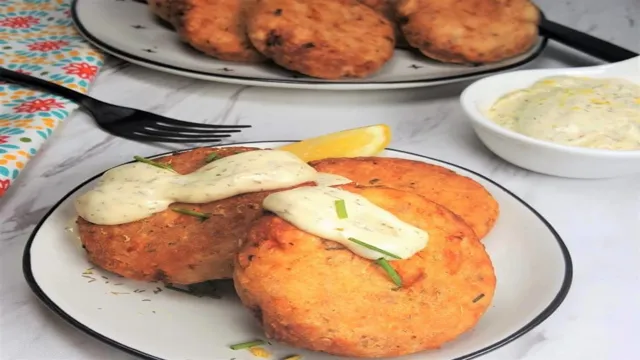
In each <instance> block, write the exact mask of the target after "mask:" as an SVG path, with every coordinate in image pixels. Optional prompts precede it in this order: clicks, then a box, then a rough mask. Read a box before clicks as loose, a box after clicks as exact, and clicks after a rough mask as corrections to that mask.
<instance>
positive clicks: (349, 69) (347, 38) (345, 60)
mask: <svg viewBox="0 0 640 360" xmlns="http://www.w3.org/2000/svg"><path fill="white" fill-rule="evenodd" d="M250 9H251V10H250V11H249V15H248V16H247V33H248V35H249V38H250V39H251V42H252V43H253V45H254V46H255V47H256V48H257V49H258V50H259V51H260V52H262V53H263V54H265V55H266V56H267V57H269V58H271V59H272V60H273V61H274V62H275V63H277V64H278V65H280V66H282V67H284V68H286V69H289V70H293V71H297V72H300V73H302V74H305V75H309V76H313V77H317V78H323V79H340V78H362V77H366V76H369V75H371V74H373V73H375V72H377V71H378V70H379V69H380V68H381V67H382V66H383V65H384V64H385V63H386V62H387V61H389V59H391V57H392V56H393V49H394V45H395V38H394V33H393V25H392V24H391V23H390V22H389V20H387V19H386V18H385V17H384V16H383V15H382V14H380V13H378V12H376V11H375V10H373V9H371V8H369V7H368V6H366V5H363V4H361V3H359V2H358V1H357V0H330V1H325V0H255V1H254V2H253V5H252V6H251V7H250Z"/></svg>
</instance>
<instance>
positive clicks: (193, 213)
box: [171, 208, 211, 221]
mask: <svg viewBox="0 0 640 360" xmlns="http://www.w3.org/2000/svg"><path fill="white" fill-rule="evenodd" d="M171 210H173V211H175V212H177V213H180V214H185V215H191V216H195V217H198V218H200V221H205V220H207V219H208V218H209V217H211V214H205V213H201V212H197V211H193V210H189V209H179V208H171Z"/></svg>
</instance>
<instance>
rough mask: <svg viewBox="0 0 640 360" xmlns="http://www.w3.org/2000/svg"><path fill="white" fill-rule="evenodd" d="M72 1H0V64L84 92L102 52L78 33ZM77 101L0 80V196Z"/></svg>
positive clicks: (99, 61)
mask: <svg viewBox="0 0 640 360" xmlns="http://www.w3.org/2000/svg"><path fill="white" fill-rule="evenodd" d="M70 3H71V0H0V66H2V67H4V68H6V69H10V70H14V71H20V72H23V73H27V74H30V75H32V76H38V77H40V78H43V79H46V80H49V81H52V82H55V83H57V84H61V85H64V86H67V87H69V88H71V89H74V90H77V91H80V92H83V93H84V92H86V91H87V90H88V88H89V85H90V84H91V82H92V81H93V79H94V78H95V77H96V75H97V73H98V71H99V69H100V67H101V66H102V64H103V56H102V54H100V53H98V52H97V51H96V50H95V49H94V48H92V47H91V46H90V45H89V44H88V43H87V42H85V41H84V39H83V38H82V37H81V36H80V35H78V33H77V32H76V31H75V28H74V27H73V23H72V21H71V14H70V10H69V9H70ZM77 107H78V106H77V105H76V104H74V103H72V102H70V101H68V100H66V99H63V98H60V97H57V96H53V95H49V94H46V93H42V92H39V91H34V90H32V89H30V88H26V87H22V86H18V85H13V84H9V83H6V82H1V81H0V197H1V196H2V195H3V194H4V193H5V191H6V190H7V188H9V186H10V185H11V183H12V182H13V181H14V180H15V179H16V178H17V177H18V174H20V171H21V170H22V169H23V168H24V167H25V165H26V163H27V162H28V161H29V158H31V157H32V156H33V155H35V154H36V152H37V151H38V149H39V148H40V147H41V146H42V144H43V143H44V142H45V140H46V139H47V138H48V137H49V136H50V135H51V133H52V132H53V131H54V130H55V128H56V126H57V125H58V124H59V123H60V122H61V121H64V120H65V118H67V117H68V116H69V113H71V112H72V111H73V110H75V109H76V108H77Z"/></svg>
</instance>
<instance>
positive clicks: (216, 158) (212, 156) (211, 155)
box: [204, 153, 220, 164]
mask: <svg viewBox="0 0 640 360" xmlns="http://www.w3.org/2000/svg"><path fill="white" fill-rule="evenodd" d="M219 157H220V155H218V154H216V153H211V154H209V156H207V158H206V159H204V161H205V162H206V163H207V164H208V163H210V162H212V161H214V160H218V158H219Z"/></svg>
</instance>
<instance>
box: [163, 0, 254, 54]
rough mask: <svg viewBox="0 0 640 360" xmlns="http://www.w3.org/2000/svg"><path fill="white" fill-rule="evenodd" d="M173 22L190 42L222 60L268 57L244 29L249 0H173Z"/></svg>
mask: <svg viewBox="0 0 640 360" xmlns="http://www.w3.org/2000/svg"><path fill="white" fill-rule="evenodd" d="M172 1H173V2H174V4H175V5H173V12H174V13H173V15H172V22H173V23H174V25H175V26H176V30H177V31H178V34H179V35H180V37H181V38H182V39H183V40H184V41H185V42H187V43H188V44H189V45H191V46H192V47H194V48H195V49H197V50H200V51H202V52H203V53H205V54H207V55H209V56H213V57H215V58H217V59H220V60H226V61H237V62H247V63H256V62H262V61H265V60H266V58H265V57H264V56H262V55H261V54H260V53H259V52H258V51H257V50H256V49H255V48H254V47H253V45H251V42H250V41H249V38H248V37H247V35H246V32H245V15H246V14H245V7H244V5H245V3H246V0H172Z"/></svg>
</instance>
